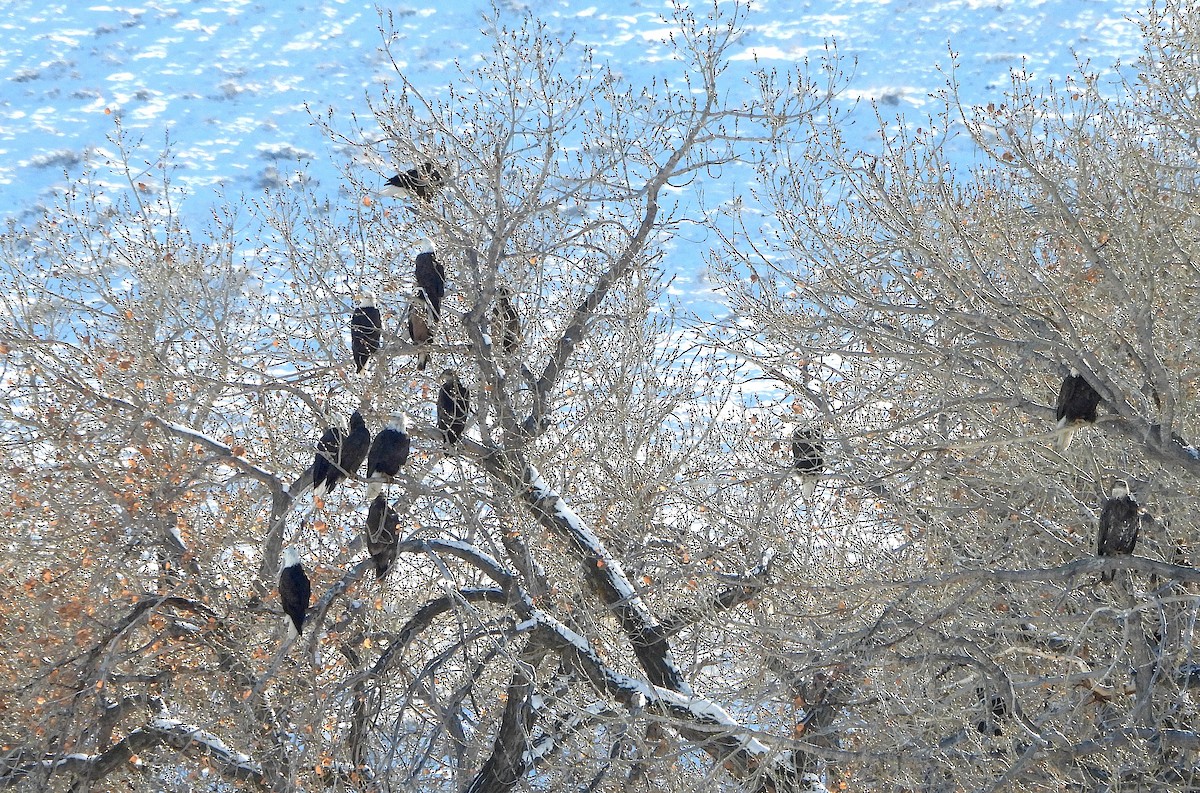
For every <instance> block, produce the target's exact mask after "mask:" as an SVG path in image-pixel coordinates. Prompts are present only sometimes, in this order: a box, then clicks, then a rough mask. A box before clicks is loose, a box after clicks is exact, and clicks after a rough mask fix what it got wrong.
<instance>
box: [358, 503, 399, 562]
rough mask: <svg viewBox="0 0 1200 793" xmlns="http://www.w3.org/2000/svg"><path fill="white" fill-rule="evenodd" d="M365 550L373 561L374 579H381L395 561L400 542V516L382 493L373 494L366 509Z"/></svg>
mask: <svg viewBox="0 0 1200 793" xmlns="http://www.w3.org/2000/svg"><path fill="white" fill-rule="evenodd" d="M366 540H367V550H368V551H369V552H370V553H371V558H372V559H373V560H374V561H375V580H377V581H382V580H383V577H384V576H386V575H387V574H388V570H390V569H391V568H392V562H394V561H396V546H397V544H399V542H400V516H398V515H397V514H396V510H394V509H392V508H391V507H390V506H388V503H387V500H386V499H385V498H384V497H383V494H382V493H381V494H379V495H377V496H375V498H374V500H372V501H371V508H370V509H369V510H368V511H367V531H366Z"/></svg>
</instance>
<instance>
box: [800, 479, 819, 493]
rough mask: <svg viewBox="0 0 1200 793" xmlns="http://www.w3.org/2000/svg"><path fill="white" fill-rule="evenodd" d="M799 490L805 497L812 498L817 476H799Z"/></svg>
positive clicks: (815, 489) (815, 488)
mask: <svg viewBox="0 0 1200 793" xmlns="http://www.w3.org/2000/svg"><path fill="white" fill-rule="evenodd" d="M800 492H801V493H803V494H804V497H805V498H812V497H813V494H814V493H816V492H817V477H815V476H802V477H801V478H800Z"/></svg>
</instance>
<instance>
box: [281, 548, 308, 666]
mask: <svg viewBox="0 0 1200 793" xmlns="http://www.w3.org/2000/svg"><path fill="white" fill-rule="evenodd" d="M311 596H312V586H311V585H310V584H309V583H308V575H307V574H306V573H305V572H304V565H302V564H300V551H298V550H296V548H294V547H291V546H289V547H287V548H285V549H284V551H283V563H282V564H280V566H279V600H280V601H281V602H282V603H283V610H284V613H286V614H287V615H288V617H289V622H288V641H289V642H290V641H293V640H294V639H295V638H296V637H297V636H299V635H300V634H301V632H303V630H304V615H305V614H306V613H307V612H308V600H309V598H310V597H311Z"/></svg>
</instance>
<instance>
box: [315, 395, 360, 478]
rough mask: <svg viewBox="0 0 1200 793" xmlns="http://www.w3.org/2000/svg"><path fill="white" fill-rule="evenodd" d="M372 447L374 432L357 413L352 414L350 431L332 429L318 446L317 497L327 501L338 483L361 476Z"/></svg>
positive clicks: (316, 468) (316, 469)
mask: <svg viewBox="0 0 1200 793" xmlns="http://www.w3.org/2000/svg"><path fill="white" fill-rule="evenodd" d="M370 448H371V431H370V430H368V429H367V423H366V422H365V421H363V417H362V414H361V413H359V412H358V411H357V410H356V411H354V412H353V413H351V414H350V429H349V432H347V431H346V430H343V429H342V428H341V427H330V428H329V429H328V430H326V432H325V434H324V435H322V436H321V440H320V441H319V442H318V443H317V456H316V459H314V460H313V495H314V496H316V497H317V498H324V497H325V494H326V493H329V492H330V491H332V490H333V488H335V487H337V484H338V482H340V481H342V480H343V479H345V478H346V477H347V476H350V475H352V474H357V473H358V469H359V468H361V467H362V464H363V460H364V459H366V456H367V452H368V451H369V450H370Z"/></svg>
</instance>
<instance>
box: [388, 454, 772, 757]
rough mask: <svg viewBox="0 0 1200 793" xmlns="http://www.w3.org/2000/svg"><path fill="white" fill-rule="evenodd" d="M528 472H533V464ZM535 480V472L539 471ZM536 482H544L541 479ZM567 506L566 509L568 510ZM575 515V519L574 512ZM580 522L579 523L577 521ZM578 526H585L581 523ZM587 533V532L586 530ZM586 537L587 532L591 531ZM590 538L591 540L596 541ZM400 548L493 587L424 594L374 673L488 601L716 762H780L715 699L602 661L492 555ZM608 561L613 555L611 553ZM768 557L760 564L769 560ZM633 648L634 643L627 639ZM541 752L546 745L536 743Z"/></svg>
mask: <svg viewBox="0 0 1200 793" xmlns="http://www.w3.org/2000/svg"><path fill="white" fill-rule="evenodd" d="M535 473H536V471H535ZM539 479H540V477H539ZM543 485H544V481H543ZM563 507H564V509H567V510H568V511H567V514H570V515H574V513H573V512H570V511H569V508H567V507H566V505H565V504H563ZM574 519H575V521H576V522H578V517H577V516H576V517H575V518H574ZM579 526H580V528H582V523H579ZM585 531H586V530H585ZM587 534H589V535H590V534H591V532H587ZM592 536H593V537H594V535H592ZM599 545H600V544H599V540H598V539H595V541H594V543H593V546H595V547H599ZM400 551H401V552H402V553H421V552H423V553H431V552H436V551H442V552H447V553H451V554H453V555H455V556H456V557H458V558H460V559H462V560H463V561H466V562H468V563H469V564H471V565H473V566H475V567H477V568H478V569H480V570H483V571H484V572H485V573H487V574H488V576H489V577H490V578H492V579H493V580H494V581H495V582H496V583H497V584H499V588H498V589H459V590H455V591H454V592H453V593H451V594H447V595H446V596H443V597H440V598H437V599H435V600H432V601H429V602H428V603H426V604H425V605H424V606H422V607H421V608H420V609H419V610H418V611H417V613H416V614H414V615H413V617H412V618H411V619H410V620H409V621H408V623H407V624H406V625H405V626H404V627H403V628H402V629H401V631H400V633H399V634H398V635H397V637H396V641H394V642H392V643H391V644H390V646H389V648H388V650H387V651H386V652H385V653H384V654H383V655H382V656H381V657H380V659H379V661H378V662H377V663H376V665H375V667H374V669H373V670H372V674H379V673H381V672H382V671H383V670H384V669H386V668H387V667H388V666H389V665H390V664H392V663H393V662H395V661H396V659H397V657H398V654H399V653H400V652H402V650H403V647H405V646H406V645H407V644H408V642H409V641H411V640H412V638H413V637H414V636H415V635H416V634H418V633H419V632H421V631H423V630H425V629H426V628H428V627H429V626H430V625H432V623H433V621H434V620H435V619H436V618H437V617H438V616H440V615H441V614H444V613H446V612H448V611H450V610H452V609H453V608H454V606H455V604H456V603H458V602H461V601H462V600H465V601H467V602H490V603H494V604H497V605H501V604H504V605H507V606H508V607H509V608H511V609H513V610H514V611H515V612H516V613H517V614H518V616H520V617H521V618H522V620H523V622H522V623H520V624H519V625H517V626H516V629H517V630H518V631H535V630H536V631H540V632H541V633H542V636H543V638H544V640H545V641H546V642H547V644H548V646H550V647H551V648H553V649H554V650H555V651H556V652H557V653H558V654H559V655H560V656H561V657H562V658H563V659H564V661H567V662H569V663H571V664H572V665H573V666H575V668H577V669H578V670H579V671H580V673H581V674H583V675H584V677H586V678H587V679H588V680H589V681H590V682H591V684H592V685H593V687H595V689H596V690H597V691H598V692H600V693H602V694H604V695H605V696H608V697H611V698H612V699H613V700H616V701H618V702H621V703H622V704H624V705H625V706H626V707H628V708H630V709H633V710H647V711H649V712H652V713H656V714H658V715H660V716H663V717H666V718H668V719H670V721H671V722H672V726H673V728H674V729H675V730H677V731H678V732H679V733H680V734H681V735H683V736H684V737H685V738H687V739H688V740H692V741H695V742H696V743H697V745H699V746H700V747H701V748H703V749H704V751H706V752H708V753H709V754H710V755H712V756H713V757H716V758H720V759H721V761H722V762H726V761H729V762H731V763H733V765H734V766H735V770H737V771H738V772H739V773H740V774H741V775H743V776H744V775H747V774H749V773H750V772H751V771H756V770H757V771H761V770H762V769H763V768H764V765H763V764H764V763H765V762H769V763H772V764H775V763H781V762H783V760H781V759H780V758H781V757H783V755H780V754H779V753H778V752H777V751H774V750H771V749H770V748H769V747H767V746H766V745H765V744H763V743H762V742H761V741H759V740H758V739H757V738H756V737H754V736H753V735H750V734H749V732H750V730H749V729H748V728H747V727H745V726H743V725H741V724H740V723H738V721H737V720H736V719H734V718H733V717H732V716H731V715H730V714H729V712H728V711H726V710H725V709H724V708H723V707H721V706H720V705H718V704H717V703H715V702H713V701H711V700H708V699H705V698H703V697H700V696H696V695H695V694H694V693H693V692H692V691H691V689H690V687H689V688H688V689H687V690H686V691H678V690H672V689H671V688H667V687H664V686H660V685H655V684H653V683H649V682H645V681H642V680H638V679H636V678H633V677H630V676H628V675H625V674H621V673H619V672H617V671H615V670H614V669H612V668H610V667H609V666H608V665H607V664H606V663H605V662H604V661H603V660H602V659H601V658H600V656H599V654H598V653H597V652H596V651H595V649H594V648H593V647H592V645H591V643H590V642H589V641H588V640H587V639H586V638H585V637H583V636H582V635H580V634H579V633H577V632H575V631H574V630H572V629H571V628H569V627H568V626H566V625H565V624H563V623H562V622H560V621H559V620H557V619H556V618H555V617H554V616H552V615H551V614H548V613H547V612H545V611H544V610H542V609H541V608H539V607H537V606H536V605H535V604H534V602H533V598H532V597H531V596H530V595H529V593H528V592H526V591H525V590H524V589H523V588H522V587H521V586H520V584H519V582H518V580H517V578H516V576H514V575H513V574H512V573H510V572H508V571H507V570H505V569H504V567H503V566H502V565H500V564H499V563H498V562H497V561H496V560H495V559H493V558H492V557H491V556H489V555H488V554H487V553H485V552H483V551H480V550H479V549H478V548H475V547H474V546H472V545H470V544H468V543H464V542H459V541H454V540H423V539H415V538H414V539H410V540H407V541H405V542H402V543H401V544H400ZM614 561H615V560H614ZM769 561H770V558H769V556H768V557H767V558H765V559H764V561H763V564H764V565H765V564H767V563H769ZM635 647H636V644H635ZM541 750H542V751H550V749H549V747H542V749H541Z"/></svg>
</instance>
